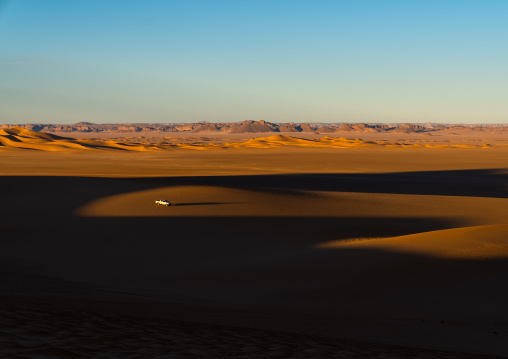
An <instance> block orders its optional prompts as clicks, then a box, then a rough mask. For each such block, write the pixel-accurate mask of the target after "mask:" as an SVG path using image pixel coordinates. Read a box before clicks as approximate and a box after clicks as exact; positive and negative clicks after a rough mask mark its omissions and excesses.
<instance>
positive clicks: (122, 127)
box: [0, 121, 508, 134]
mask: <svg viewBox="0 0 508 359" xmlns="http://www.w3.org/2000/svg"><path fill="white" fill-rule="evenodd" d="M11 126H12V125H9V124H4V125H0V128H9V127H11ZM16 126H17V127H21V128H25V129H27V130H30V131H42V132H69V133H71V132H189V133H269V132H279V133H281V132H282V133H289V132H310V133H318V134H321V133H323V134H330V133H336V132H361V133H366V132H395V133H418V132H420V133H422V132H434V131H439V130H451V129H454V130H461V129H470V130H476V131H485V130H489V129H490V130H503V131H504V130H508V127H505V125H504V124H500V125H456V124H453V125H452V124H445V125H443V124H411V123H405V124H368V123H342V124H310V123H283V124H278V123H270V122H266V121H243V122H234V123H207V122H199V123H167V124H149V123H134V124H95V123H91V122H79V123H75V124H70V125H65V124H24V125H16Z"/></svg>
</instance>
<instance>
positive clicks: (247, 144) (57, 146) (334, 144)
mask: <svg viewBox="0 0 508 359" xmlns="http://www.w3.org/2000/svg"><path fill="white" fill-rule="evenodd" d="M283 147H307V148H338V149H340V148H364V147H392V148H393V147H396V148H492V147H494V146H491V145H489V144H482V145H465V144H446V145H429V144H423V145H422V144H408V143H404V142H388V141H366V140H362V139H359V138H356V139H348V138H345V137H338V138H334V137H329V136H325V137H323V138H320V139H303V138H297V137H292V136H285V135H272V136H269V137H261V138H252V139H250V140H247V141H243V142H229V143H200V142H196V143H179V144H167V143H164V142H161V143H158V144H152V143H142V142H134V143H125V142H118V141H113V140H106V141H98V140H84V139H75V138H70V137H61V136H57V135H53V134H50V133H44V132H35V131H30V130H27V129H24V128H20V127H11V128H8V129H0V151H2V150H4V151H5V150H23V149H25V150H39V151H79V150H109V151H111V150H116V151H137V152H140V151H159V150H174V149H192V150H211V149H240V148H257V149H267V148H283Z"/></svg>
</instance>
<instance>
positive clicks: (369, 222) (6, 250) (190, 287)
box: [0, 129, 508, 357]
mask: <svg viewBox="0 0 508 359" xmlns="http://www.w3.org/2000/svg"><path fill="white" fill-rule="evenodd" d="M0 136H2V139H3V140H5V141H6V143H7V142H8V143H9V146H11V145H10V144H14V145H16V144H17V145H18V146H34V148H37V146H39V147H38V148H39V149H40V148H43V147H44V146H46V145H50V146H57V147H59V146H60V145H61V144H62V143H64V144H74V142H73V141H79V145H83V146H85V147H86V145H87V144H88V147H86V148H87V149H88V150H86V151H82V152H79V153H77V152H75V151H78V150H75V149H72V148H71V149H70V150H69V152H63V153H61V154H59V153H51V154H48V153H45V152H43V151H42V150H41V151H37V152H34V151H21V150H20V151H16V150H15V148H14V147H8V146H7V145H4V146H2V147H6V148H7V147H8V148H11V149H14V150H13V151H11V152H8V151H10V150H7V151H5V152H4V153H3V154H2V156H0V157H1V158H0V160H1V161H2V164H1V166H0V168H1V171H2V176H0V188H2V189H3V192H2V194H1V196H0V199H1V202H2V205H1V206H0V263H1V265H0V279H1V280H0V293H1V295H0V304H2V308H4V309H3V312H2V315H4V314H5V316H7V317H8V321H3V322H2V323H0V331H2V332H4V333H7V334H8V335H9V336H8V337H7V339H5V340H4V341H3V342H2V343H1V344H2V345H3V344H5V343H12V342H15V343H14V346H13V347H12V348H9V349H7V351H6V352H5V353H6V354H12V355H14V354H16V355H19V356H23V355H25V356H26V355H29V354H30V353H31V354H32V355H36V354H40V353H44V352H46V353H51V352H53V353H57V354H58V353H59V351H58V348H60V349H62V348H63V349H64V350H66V351H68V352H66V353H69V352H71V353H76V354H81V355H82V356H87V354H88V356H90V353H93V354H95V353H97V352H100V351H101V350H103V351H105V350H106V348H105V347H97V346H95V344H93V342H94V341H99V342H100V341H102V340H106V339H107V338H110V339H111V341H110V342H109V343H111V345H114V346H115V349H113V351H115V350H117V351H118V352H120V351H121V350H132V348H138V349H139V354H140V356H143V355H142V354H145V353H148V354H150V355H152V353H153V354H154V355H153V356H155V354H161V355H163V354H166V355H167V354H168V352H169V353H170V354H171V353H173V354H174V353H177V354H181V355H184V357H185V355H189V356H190V357H192V355H193V354H192V352H190V351H189V350H188V349H189V348H190V346H199V347H200V348H201V349H202V350H203V352H202V353H201V354H200V355H201V356H208V357H214V353H219V352H214V350H216V349H217V348H216V347H215V344H214V345H212V347H210V346H209V345H208V344H203V342H204V343H208V342H213V343H216V344H217V345H219V344H220V345H223V344H225V345H227V344H231V343H232V342H234V341H235V340H237V341H238V342H239V343H245V341H248V338H249V336H251V335H254V334H249V333H251V332H249V330H251V329H249V330H247V329H245V328H258V329H261V331H260V332H259V333H260V334H259V335H261V336H263V335H267V336H272V338H273V340H270V341H269V342H270V343H271V344H270V348H272V344H273V346H274V347H279V348H282V347H283V348H285V349H284V353H289V354H291V356H295V357H298V353H295V352H294V351H292V350H291V348H292V347H293V346H295V345H296V342H298V340H297V339H291V338H293V337H294V335H296V336H299V335H301V336H302V338H303V337H308V336H309V335H316V336H320V337H328V338H332V339H330V340H331V341H334V342H338V340H337V341H335V340H336V338H342V339H343V338H355V339H357V340H369V341H379V342H387V343H399V344H406V345H413V346H427V347H439V348H451V349H455V350H462V351H464V350H466V351H472V352H474V351H476V352H488V353H497V354H501V355H505V356H506V355H508V349H507V347H506V342H508V314H507V311H506V303H507V302H508V290H507V289H506V286H505V284H504V283H505V281H506V278H507V277H508V256H507V243H506V242H507V241H506V239H505V238H507V234H508V225H506V223H507V221H506V218H508V205H507V204H508V203H507V201H508V192H507V190H506V180H507V171H506V169H504V167H505V166H506V162H505V161H506V150H505V149H503V148H498V149H492V150H484V149H482V148H480V147H476V149H471V150H467V151H462V150H457V151H455V150H448V149H447V148H443V149H438V150H435V151H434V150H430V151H428V150H426V149H425V150H423V151H420V150H415V151H412V150H408V151H406V150H400V149H399V148H402V146H399V147H397V146H396V147H388V146H386V143H385V142H383V143H378V142H377V141H362V140H346V139H340V138H337V139H334V138H329V137H325V138H323V139H320V140H316V141H312V140H303V139H297V138H293V137H287V136H275V137H267V138H261V139H258V140H250V141H244V142H237V143H236V144H235V142H231V143H229V144H226V145H224V144H214V145H213V146H210V148H215V149H217V150H216V151H163V150H158V151H144V152H142V153H136V152H128V151H116V150H115V147H114V146H116V144H118V143H119V142H111V143H110V144H111V146H110V147H108V148H109V150H108V151H109V152H106V151H102V150H97V148H102V147H98V145H97V142H95V141H91V142H86V141H84V140H73V139H68V138H61V137H54V136H52V135H48V134H39V135H36V134H33V133H31V132H23V131H19V130H14V131H13V130H12V129H10V130H4V131H3V132H1V134H0ZM7 140H8V141H7ZM2 143H4V142H2ZM99 143H100V144H101V146H103V145H104V146H108V143H106V142H105V141H103V142H99ZM327 143H328V144H331V145H332V146H328V145H327ZM394 143H395V142H394ZM96 145H97V146H96ZM335 145H336V146H338V147H339V146H344V148H343V149H339V152H340V156H339V155H337V151H335V148H334V147H333V146H335ZM94 146H96V147H94ZM126 146H127V144H126ZM135 146H137V145H136V144H134V148H135ZM161 146H162V147H163V146H166V147H165V148H168V149H171V148H173V149H178V146H176V147H174V146H173V147H172V145H161ZM187 146H190V148H192V147H193V146H196V147H199V146H201V147H203V148H205V149H207V148H208V147H207V145H206V144H203V143H201V144H192V143H190V144H189V143H188V144H187ZM224 146H226V150H223V149H221V147H224ZM227 146H233V147H232V148H231V150H227V148H228V147H227ZM234 146H237V148H239V149H242V150H241V151H236V148H235V147H234ZM242 146H243V147H242ZM249 146H253V147H249ZM313 146H314V147H315V148H314V149H312V147H313ZM320 146H321V147H320ZM327 146H328V147H327ZM348 146H349V147H348ZM362 146H363V147H362ZM60 147H61V146H60ZM60 147H59V148H60ZM264 147H267V148H274V149H275V150H273V151H272V150H270V151H265V150H263V148H264ZM62 148H64V149H65V148H67V147H65V146H63V147H62ZM182 148H184V147H182ZM259 148H261V150H259ZM277 148H280V149H281V150H277ZM286 148H290V149H291V150H290V151H286V150H285V149H286ZM362 148H365V150H363V149H362ZM111 149H113V150H111ZM243 149H245V150H243ZM249 149H250V150H249ZM308 149H311V150H308ZM465 152H467V154H468V155H467V156H465V155H464V154H465ZM295 153H296V154H297V155H295ZM288 154H290V155H288ZM55 159H56V160H55ZM480 168H482V169H480ZM8 174H12V175H11V176H8ZM159 198H166V199H168V200H170V201H171V202H173V204H174V205H173V206H171V207H159V206H156V205H155V203H154V200H155V199H159ZM9 303H10V304H9ZM12 303H14V304H16V305H19V306H18V307H16V306H15V307H9V306H7V304H9V305H11V304H12ZM20 303H21V304H20ZM23 303H25V304H26V305H25V304H23ZM4 304H6V305H4ZM39 306H42V307H45V308H47V309H41V307H39ZM5 308H10V309H5ZM67 310H70V311H74V312H72V313H86V314H83V315H81V314H72V313H71V314H70V313H69V312H68V311H67ZM88 313H92V314H91V315H90V314H88ZM39 315H41V316H39ZM94 315H96V318H98V319H97V321H98V323H99V324H94V323H95V322H94V320H95V319H94V320H92V322H87V323H88V324H83V326H81V327H79V328H80V329H79V330H77V329H76V330H74V329H72V330H70V329H68V328H75V327H76V326H80V325H81V324H79V323H83V318H87V317H91V318H93V316H94ZM32 316H33V317H34V319H33V320H34V322H33V325H30V324H29V325H28V327H27V325H26V322H27V318H30V317H32ZM41 318H42V319H41ZM154 318H155V319H154ZM167 320H169V322H166V321H167ZM177 320H182V321H185V322H186V323H194V322H196V323H208V324H211V325H213V327H211V329H206V328H208V327H207V325H208V324H196V325H193V324H185V325H180V324H174V321H177ZM118 323H122V324H121V325H119V324H118ZM168 323H169V324H168ZM172 323H173V324H172ZM152 324H154V325H152ZM155 324H156V325H155ZM2 325H3V327H2ZM189 326H190V328H191V329H192V328H194V329H195V330H196V331H197V332H198V333H195V332H192V331H191V332H190V333H189V332H187V331H186V330H185V328H189ZM221 326H231V327H232V328H240V329H231V330H229V329H228V330H225V331H223V330H222V329H221V328H224V327H221ZM34 327H35V329H36V330H33V329H34ZM126 327H127V328H131V329H132V331H127V332H125V331H123V329H124V328H126ZM182 328H183V329H182ZM199 328H201V329H199ZM203 328H204V329H203ZM241 328H244V329H241ZM267 330H277V331H281V332H284V333H285V334H284V335H282V337H284V338H282V337H281V336H279V335H275V334H274V335H270V334H266V333H272V332H266V331H267ZM214 332H215V333H219V334H214ZM220 333H226V334H224V335H225V336H226V337H220V336H221V334H220ZM231 333H238V337H235V338H236V339H234V340H233V339H231V338H230V337H229V336H230V335H231ZM242 333H247V334H242ZM288 333H293V334H288ZM295 333H297V334H295ZM53 334H54V335H53ZM124 335H125V336H126V337H125V338H132V337H133V336H134V337H135V338H143V340H142V342H136V343H137V344H135V345H134V344H133V345H130V343H132V341H130V340H128V339H125V340H124V339H123V338H124V337H123V336H124ZM129 336H130V337H129ZM182 336H183V337H182ZM217 336H219V337H220V338H217ZM105 337H106V339H104V338H105ZM290 337H291V338H290ZM89 338H92V339H90V340H89ZM168 338H169V339H170V340H174V341H175V342H174V344H175V346H174V347H173V348H177V349H171V348H168V347H167V346H166V347H161V346H160V345H162V344H161V343H168ZM171 338H172V339H171ZM196 338H204V339H203V342H201V344H200V343H196V342H195V341H194V340H195V339H196ZM11 339H12V340H11ZM145 339H146V340H145ZM230 339H231V340H230ZM302 340H303V339H302ZM273 341H275V343H274V342H273ZM279 341H283V342H285V343H286V344H284V345H285V346H284V345H282V346H281V343H279ZM183 342H185V343H190V342H192V343H193V344H189V346H187V347H185V345H187V344H182V343H183ZM143 343H146V346H145V347H143ZM264 343H265V342H264ZM287 343H289V344H287ZM261 345H265V344H261ZM309 345H316V346H317V345H320V344H319V343H316V344H309ZM369 345H370V344H358V345H356V348H363V349H365V350H366V351H367V352H368V350H367V348H369ZM0 347H1V345H0ZM265 348H266V347H263V348H261V349H260V350H259V351H258V352H262V351H263V350H264V349H265ZM2 349H3V348H0V354H1V355H3V354H4V353H3V352H2V351H1V350H2ZM251 349H252V348H251ZM311 349H312V348H311ZM314 349H315V348H314ZM363 349H362V350H363ZM30 350H33V351H30ZM86 350H88V352H85V351H86ZM143 350H145V352H143ZM171 350H173V352H171ZM224 350H225V351H227V350H228V349H227V348H226V349H224ZM252 350H254V349H252ZM302 350H304V349H303V348H302ZM331 350H337V352H336V353H338V352H339V349H335V348H328V346H327V348H326V350H325V351H323V352H319V353H321V354H319V355H322V356H323V357H329V356H330V355H329V354H330V353H331ZM355 350H356V349H355ZM358 350H359V349H358ZM384 350H387V349H384ZM415 350H417V351H418V352H419V353H423V352H424V351H422V350H420V349H415ZM388 351H389V355H391V357H394V356H395V357H397V356H396V354H395V352H394V351H391V350H389V349H388ZM105 352H106V353H107V351H105ZM253 352H254V353H258V352H256V351H255V350H254V351H253ZM253 352H252V351H251V352H249V350H248V349H245V352H242V355H244V354H245V355H244V357H248V356H247V355H249V353H250V354H252V353H253ZM203 353H205V354H203ZM220 353H221V354H222V353H223V352H222V351H221V352H220ZM316 353H318V352H316ZM358 353H364V352H362V351H361V350H359V351H358ZM405 353H407V351H406V352H405ZM293 354H294V355H293ZM48 355H50V354H48ZM150 355H149V356H150ZM256 355H257V354H253V356H254V357H255V356H256ZM316 355H318V354H316ZM365 355H372V356H374V357H376V355H377V354H365ZM365 355H363V357H365ZM397 355H398V354H397ZM429 355H431V354H429ZM472 355H474V354H472ZM92 356H94V355H92ZM145 356H146V355H145ZM218 356H219V357H224V356H223V355H218ZM257 356H259V355H257ZM279 356H281V357H285V354H280V355H279ZM286 356H287V355H286ZM301 356H302V357H305V355H304V354H302V355H301ZM308 356H312V355H308ZM344 356H349V354H348V353H345V354H344ZM407 356H408V355H406V354H401V355H399V357H407ZM435 356H437V357H443V356H444V355H441V353H438V354H436V355H435ZM275 357H276V356H275ZM359 357H362V354H359ZM377 357H381V356H377ZM451 357H459V355H458V354H456V353H455V354H453V356H451Z"/></svg>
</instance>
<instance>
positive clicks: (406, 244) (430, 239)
mask: <svg viewBox="0 0 508 359" xmlns="http://www.w3.org/2000/svg"><path fill="white" fill-rule="evenodd" d="M318 247H319V248H355V249H381V250H386V251H391V252H405V253H417V254H424V255H429V256H432V257H437V258H450V259H455V258H462V259H494V258H508V225H491V226H474V227H460V228H452V229H444V230H438V231H430V232H422V233H416V234H410V235H404V236H399V237H392V238H375V239H362V240H357V241H350V242H344V241H342V242H333V241H332V242H327V243H323V244H321V245H319V246H318Z"/></svg>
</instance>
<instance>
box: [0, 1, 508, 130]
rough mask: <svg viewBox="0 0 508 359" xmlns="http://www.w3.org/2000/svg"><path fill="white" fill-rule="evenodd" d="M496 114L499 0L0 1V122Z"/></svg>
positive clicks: (444, 118)
mask: <svg viewBox="0 0 508 359" xmlns="http://www.w3.org/2000/svg"><path fill="white" fill-rule="evenodd" d="M243 120H266V121H270V122H449V123H457V122H458V123H501V122H508V1H506V0H475V1H471V0H399V1H395V0H306V1H303V0H229V1H226V0H223V1H221V0H201V1H199V0H179V1H176V0H136V1H135V0H86V1H71V0H0V123H10V124H15V123H74V122H79V121H88V122H95V123H118V122H156V123H160V122H197V121H210V122H231V121H243Z"/></svg>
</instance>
